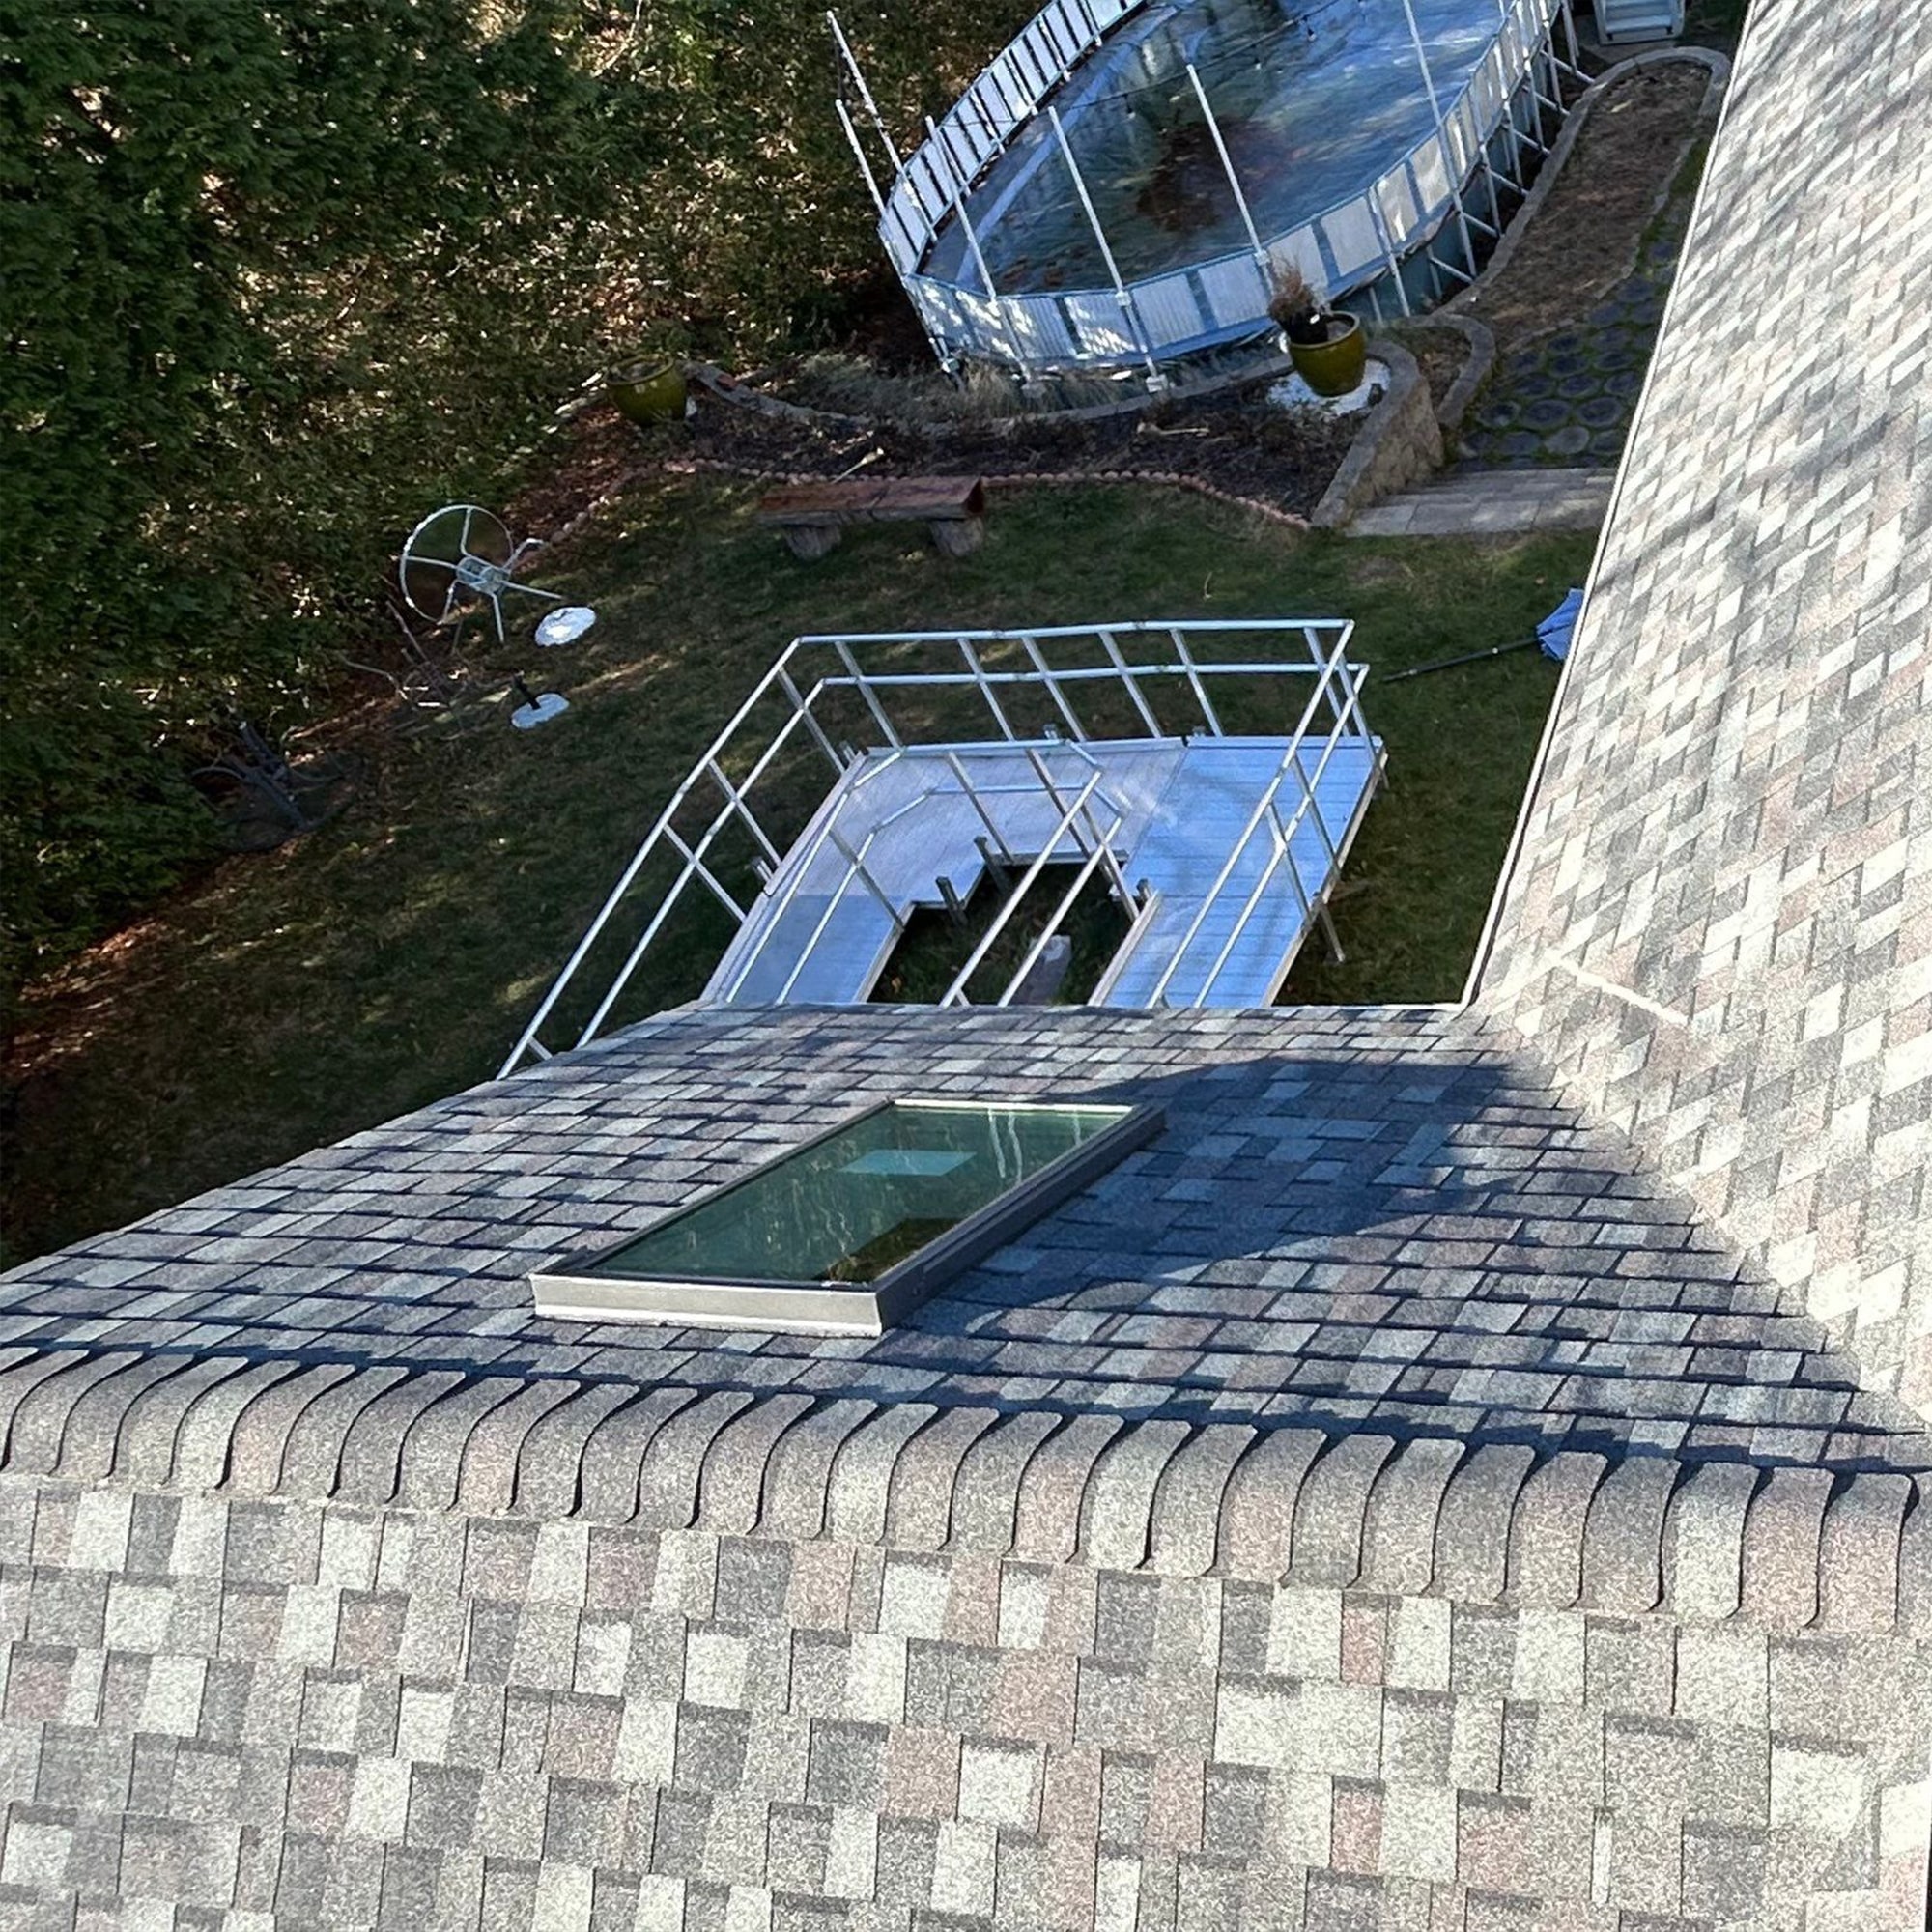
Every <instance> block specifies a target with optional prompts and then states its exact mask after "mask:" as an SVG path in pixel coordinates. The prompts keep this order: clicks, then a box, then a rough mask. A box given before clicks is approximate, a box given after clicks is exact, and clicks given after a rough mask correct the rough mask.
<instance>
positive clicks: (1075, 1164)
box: [529, 1094, 1166, 1335]
mask: <svg viewBox="0 0 1932 1932" xmlns="http://www.w3.org/2000/svg"><path fill="white" fill-rule="evenodd" d="M892 1107H920V1108H929V1109H935V1110H937V1109H951V1110H957V1111H959V1112H962V1113H966V1112H973V1113H977V1112H981V1111H983V1110H984V1109H986V1108H988V1107H996V1108H1002V1109H1007V1110H1010V1111H1013V1112H1038V1113H1055V1114H1066V1113H1077V1112H1093V1113H1103V1112H1104V1113H1118V1115H1119V1118H1118V1119H1117V1120H1115V1121H1113V1122H1109V1124H1107V1125H1106V1126H1104V1127H1102V1128H1101V1129H1100V1130H1099V1132H1098V1133H1095V1134H1094V1135H1091V1136H1090V1137H1089V1138H1088V1139H1086V1140H1083V1141H1081V1142H1080V1143H1079V1145H1078V1146H1076V1147H1071V1148H1068V1149H1067V1151H1065V1153H1063V1154H1058V1155H1056V1156H1055V1157H1054V1158H1053V1159H1052V1160H1050V1161H1049V1162H1047V1164H1046V1165H1045V1166H1044V1167H1042V1168H1041V1169H1040V1170H1039V1171H1038V1172H1037V1174H1034V1175H1031V1176H1029V1177H1028V1178H1027V1179H1024V1180H1021V1181H1018V1182H1016V1183H1015V1184H1014V1185H1013V1186H1011V1187H1009V1188H1005V1189H1003V1190H1002V1191H1001V1192H1000V1193H999V1194H997V1195H995V1196H994V1197H993V1199H992V1200H990V1201H989V1202H987V1203H986V1204H985V1206H984V1207H982V1208H975V1209H974V1210H973V1212H972V1213H970V1214H967V1215H965V1216H963V1217H962V1218H961V1219H960V1220H958V1221H956V1222H954V1223H953V1225H952V1227H950V1228H948V1229H947V1230H946V1231H945V1232H944V1233H943V1234H940V1235H936V1236H933V1238H932V1239H931V1240H930V1241H927V1242H925V1243H923V1245H922V1246H920V1247H919V1248H918V1249H916V1250H915V1251H914V1252H913V1253H912V1254H910V1255H908V1256H907V1257H906V1258H905V1260H904V1261H901V1262H895V1264H893V1265H892V1266H891V1267H889V1268H887V1269H885V1270H884V1271H883V1272H882V1273H880V1274H879V1275H877V1276H876V1277H875V1278H874V1279H872V1280H871V1281H867V1282H828V1281H810V1280H803V1279H793V1280H785V1279H769V1280H767V1279H737V1278H732V1277H728V1276H721V1275H705V1276H699V1275H683V1276H652V1275H614V1274H594V1273H591V1272H589V1270H591V1269H593V1268H595V1267H597V1266H598V1265H599V1264H603V1263H605V1262H608V1261H609V1260H611V1257H613V1256H615V1255H618V1254H621V1253H622V1252H623V1251H624V1249H626V1248H628V1247H630V1246H631V1245H632V1244H633V1243H634V1242H637V1241H639V1240H640V1239H642V1238H643V1237H644V1236H648V1235H654V1234H657V1233H658V1232H659V1231H660V1230H662V1229H664V1228H668V1227H669V1226H670V1225H671V1224H672V1223H673V1222H676V1221H681V1220H684V1219H685V1218H687V1217H688V1216H690V1215H693V1214H696V1213H697V1212H698V1211H699V1210H700V1209H703V1208H710V1207H711V1206H713V1205H714V1204H715V1203H717V1202H719V1201H722V1200H725V1198H727V1197H728V1196H730V1195H733V1194H738V1193H742V1192H743V1191H744V1190H745V1189H746V1188H748V1187H750V1186H752V1185H753V1183H754V1182H757V1181H760V1180H763V1179H765V1178H766V1176H768V1175H770V1174H771V1173H772V1172H773V1171H774V1170H775V1169H777V1168H779V1167H781V1166H783V1165H784V1164H785V1163H787V1162H789V1161H792V1160H796V1159H798V1158H799V1157H800V1156H802V1155H804V1154H808V1153H810V1151H812V1150H813V1149H814V1148H818V1147H822V1146H824V1145H825V1143H826V1142H828V1141H831V1140H835V1139H837V1138H838V1136H839V1135H841V1134H845V1133H849V1132H850V1131H851V1130H852V1129H853V1128H854V1127H856V1126H858V1125H860V1124H861V1123H862V1122H866V1121H869V1120H871V1119H873V1118H875V1117H876V1116H877V1115H879V1114H882V1113H885V1112H886V1111H887V1110H888V1109H889V1108H892ZM1165 1125H1166V1116H1165V1115H1164V1114H1163V1112H1162V1110H1161V1109H1160V1108H1159V1107H1158V1106H1154V1105H1150V1104H1147V1103H1140V1104H1123V1103H1120V1102H1113V1101H1105V1100H1042V1099H1036V1098H1029V1099H1012V1098H1008V1097H1005V1096H1001V1097H997V1098H989V1097H985V1096H980V1097H976V1098H971V1099H966V1098H961V1097H960V1096H959V1095H957V1094H893V1095H891V1096H890V1097H889V1098H887V1099H883V1100H879V1101H875V1102H874V1103H873V1104H872V1105H871V1106H868V1107H864V1108H861V1109H860V1111H859V1112H858V1113H856V1114H848V1115H846V1116H845V1118H844V1119H843V1120H840V1121H836V1122H833V1124H832V1125H830V1126H828V1127H827V1128H825V1130H824V1131H823V1132H822V1133H817V1134H813V1135H812V1136H811V1137H810V1139H809V1140H803V1141H800V1142H798V1143H797V1144H796V1145H795V1146H793V1147H789V1148H786V1149H785V1150H784V1151H783V1152H781V1153H780V1154H777V1155H774V1156H773V1158H772V1159H770V1160H767V1161H761V1162H760V1163H759V1164H758V1165H757V1166H756V1167H754V1168H753V1170H752V1171H751V1173H749V1174H743V1175H740V1176H739V1177H738V1178H737V1179H735V1180H727V1181H725V1183H724V1184H723V1185H722V1186H718V1187H713V1188H708V1189H706V1190H705V1191H704V1192H703V1193H702V1194H699V1195H698V1196H696V1198H695V1199H694V1200H691V1201H687V1202H686V1203H684V1204H683V1206H681V1207H679V1208H674V1209H673V1210H672V1211H671V1212H670V1213H668V1214H666V1215H664V1216H662V1217H661V1218H660V1219H658V1220H656V1221H654V1222H652V1223H651V1224H650V1225H649V1226H648V1227H644V1228H633V1229H631V1230H630V1231H629V1232H627V1233H626V1234H625V1235H624V1236H622V1237H621V1238H620V1239H618V1240H615V1241H611V1242H607V1243H604V1244H603V1245H601V1246H599V1247H596V1248H586V1249H581V1250H579V1251H578V1252H577V1253H576V1254H574V1255H569V1256H566V1257H565V1258H564V1259H563V1260H561V1261H559V1262H557V1263H556V1264H554V1265H553V1266H549V1267H541V1268H532V1269H531V1270H530V1275H529V1282H530V1290H531V1293H532V1295H533V1296H534V1298H535V1303H536V1312H537V1314H538V1315H539V1316H540V1317H542V1318H544V1319H546V1320H549V1321H647V1322H655V1323H665V1324H670V1325H673V1326H682V1327H699V1328H758V1329H766V1330H772V1331H776V1332H779V1333H789V1334H808V1335H882V1334H884V1332H885V1331H886V1329H887V1328H889V1327H891V1326H892V1325H893V1324H894V1323H895V1322H896V1321H901V1320H903V1319H904V1317H905V1316H906V1315H908V1314H909V1313H910V1312H911V1311H912V1310H913V1309H915V1308H917V1307H918V1306H919V1305H920V1304H921V1303H922V1302H923V1301H925V1300H927V1299H929V1298H930V1297H931V1296H932V1295H933V1294H935V1293H938V1291H939V1290H940V1289H942V1288H943V1287H944V1286H945V1285H946V1284H947V1283H948V1282H950V1281H952V1279H953V1278H954V1277H955V1276H957V1275H960V1274H963V1273H964V1272H965V1271H966V1270H967V1269H968V1268H970V1267H972V1266H973V1265H974V1264H976V1263H978V1262H980V1261H983V1260H984V1259H985V1257H986V1256H987V1255H989V1254H991V1253H992V1252H993V1251H994V1250H995V1249H996V1248H1000V1247H1004V1246H1005V1245H1006V1243H1007V1242H1009V1240H1011V1239H1012V1238H1013V1237H1014V1236H1017V1235H1019V1234H1021V1233H1023V1232H1024V1231H1025V1230H1026V1229H1028V1228H1030V1227H1032V1226H1033V1224H1034V1223H1035V1222H1036V1221H1038V1220H1040V1219H1041V1218H1042V1217H1043V1216H1045V1215H1047V1214H1049V1213H1051V1212H1052V1211H1053V1209H1054V1208H1058V1207H1059V1206H1061V1204H1062V1203H1063V1202H1065V1201H1068V1200H1070V1199H1071V1198H1072V1197H1073V1196H1074V1195H1076V1194H1078V1193H1080V1192H1081V1191H1082V1189H1084V1188H1086V1187H1088V1186H1090V1185H1091V1184H1092V1183H1093V1182H1094V1181H1095V1180H1097V1179H1099V1178H1100V1177H1101V1176H1102V1175H1103V1174H1107V1173H1109V1172H1111V1171H1112V1170H1113V1169H1114V1168H1115V1167H1116V1166H1118V1165H1119V1163H1120V1162H1121V1161H1122V1160H1123V1159H1125V1157H1126V1156H1127V1155H1128V1154H1130V1153H1132V1152H1134V1151H1136V1150H1137V1149H1140V1148H1143V1147H1145V1146H1147V1144H1148V1143H1149V1142H1150V1141H1151V1140H1152V1139H1153V1138H1154V1137H1155V1136H1156V1135H1157V1134H1158V1133H1160V1131H1161V1130H1162V1128H1163V1127H1164V1126H1165Z"/></svg>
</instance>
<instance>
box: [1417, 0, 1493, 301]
mask: <svg viewBox="0 0 1932 1932" xmlns="http://www.w3.org/2000/svg"><path fill="white" fill-rule="evenodd" d="M1402 16H1403V18H1404V19H1405V20H1406V21H1407V23H1408V43H1409V45H1410V46H1412V47H1413V48H1414V49H1415V64H1416V66H1417V67H1418V68H1419V69H1421V71H1422V91H1423V93H1424V94H1425V95H1427V96H1428V98H1429V118H1430V120H1432V121H1433V122H1434V123H1435V139H1436V142H1437V144H1438V145H1439V146H1440V148H1441V151H1442V171H1443V173H1444V174H1445V175H1446V176H1447V177H1448V181H1449V202H1450V206H1451V207H1453V208H1454V209H1455V211H1456V229H1457V233H1458V234H1459V235H1460V236H1461V237H1462V239H1463V261H1464V262H1466V263H1467V264H1468V272H1467V273H1466V274H1465V275H1464V276H1463V280H1464V281H1472V280H1473V279H1474V278H1475V273H1476V243H1475V241H1474V240H1473V238H1472V237H1471V236H1470V234H1469V217H1468V216H1467V214H1465V213H1463V190H1462V186H1461V185H1460V184H1459V183H1458V182H1457V180H1456V175H1455V172H1454V170H1455V162H1454V158H1453V156H1451V154H1450V152H1449V129H1448V128H1447V127H1446V126H1445V125H1444V123H1443V120H1442V102H1441V100H1440V99H1438V98H1437V96H1436V93H1435V75H1434V74H1433V73H1432V72H1430V71H1429V50H1428V49H1427V48H1426V47H1425V46H1424V45H1423V44H1422V29H1421V28H1420V27H1418V26H1417V25H1416V23H1415V6H1414V0H1402Z"/></svg>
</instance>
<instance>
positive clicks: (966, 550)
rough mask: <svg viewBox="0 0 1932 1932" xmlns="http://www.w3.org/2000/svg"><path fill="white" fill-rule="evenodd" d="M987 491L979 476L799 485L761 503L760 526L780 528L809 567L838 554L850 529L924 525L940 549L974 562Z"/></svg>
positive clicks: (982, 531) (982, 529) (982, 530)
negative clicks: (842, 537)
mask: <svg viewBox="0 0 1932 1932" xmlns="http://www.w3.org/2000/svg"><path fill="white" fill-rule="evenodd" d="M985 517H986V486H985V485H984V484H983V483H982V482H980V479H979V478H978V477H976V476H896V477H890V476H889V477H885V478H883V479H880V480H857V481H853V482H849V483H794V484H791V485H789V486H788V487H787V488H785V489H782V490H773V491H770V492H768V493H767V494H766V495H765V496H763V497H760V498H759V499H758V521H759V522H760V523H761V524H772V525H775V526H777V528H778V530H779V533H780V535H781V536H782V537H783V538H784V540H785V543H786V544H787V545H788V546H789V547H790V550H791V554H793V555H794V556H797V557H803V558H804V559H805V560H806V561H807V562H808V563H810V561H812V560H813V559H814V558H816V557H821V556H823V555H825V554H826V553H827V552H828V551H831V550H835V549H836V548H837V547H838V534H839V532H840V530H842V529H843V528H844V526H846V525H847V524H923V525H924V526H926V528H927V529H928V530H929V531H930V532H931V535H932V541H933V544H934V546H935V548H937V549H939V550H941V551H943V552H944V553H945V554H947V555H948V556H969V555H971V554H972V553H973V552H974V551H976V550H978V549H979V548H980V539H981V538H982V537H983V536H984V535H985V527H986V526H985Z"/></svg>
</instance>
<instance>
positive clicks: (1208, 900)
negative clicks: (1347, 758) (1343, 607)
mask: <svg viewBox="0 0 1932 1932" xmlns="http://www.w3.org/2000/svg"><path fill="white" fill-rule="evenodd" d="M1343 662H1344V660H1343V658H1342V655H1341V653H1340V652H1337V653H1336V654H1335V656H1333V657H1332V658H1330V659H1329V660H1328V662H1327V663H1326V664H1325V665H1324V666H1323V667H1322V668H1321V675H1320V677H1319V678H1318V679H1317V681H1316V688H1315V690H1314V691H1313V692H1312V693H1311V694H1310V695H1309V698H1308V702H1307V704H1306V705H1305V706H1304V707H1303V708H1302V713H1301V718H1300V720H1299V722H1298V723H1297V724H1296V725H1295V727H1294V730H1293V734H1292V736H1291V737H1290V739H1289V746H1288V754H1287V756H1286V757H1284V758H1283V759H1282V761H1281V764H1280V765H1279V766H1278V767H1277V768H1276V771H1275V775H1274V777H1273V779H1272V780H1270V781H1269V782H1268V785H1267V788H1266V789H1265V790H1264V792H1263V793H1262V796H1261V798H1260V799H1259V801H1257V803H1256V805H1255V809H1254V810H1253V811H1251V812H1250V813H1249V814H1248V821H1247V823H1246V824H1245V825H1244V826H1243V827H1242V828H1241V836H1240V837H1239V838H1237V839H1236V841H1235V843H1234V845H1233V847H1232V848H1231V849H1230V851H1229V853H1228V857H1227V859H1226V860H1225V861H1224V862H1223V863H1222V866H1221V869H1220V870H1219V871H1218V872H1217V873H1216V874H1215V875H1214V883H1213V885H1212V886H1211V887H1209V888H1208V894H1207V896H1206V897H1205V898H1204V899H1203V900H1202V902H1201V909H1200V910H1199V911H1198V912H1197V913H1196V914H1195V915H1194V917H1193V919H1192V920H1191V921H1190V922H1189V923H1188V927H1187V930H1186V932H1185V933H1183V934H1182V935H1181V940H1180V944H1179V946H1177V947H1176V948H1175V950H1174V952H1173V953H1172V955H1171V956H1170V957H1169V959H1168V962H1167V965H1166V967H1165V968H1164V969H1163V971H1162V973H1161V976H1160V978H1159V979H1158V980H1155V981H1154V986H1153V1004H1155V1005H1156V1006H1158V1005H1160V1004H1161V1003H1162V1002H1163V1001H1164V999H1165V997H1166V994H1167V989H1168V986H1169V985H1170V983H1171V982H1172V981H1173V979H1174V976H1175V974H1176V973H1178V972H1179V970H1180V963H1181V961H1182V960H1183V959H1184V958H1186V956H1187V953H1188V952H1189V950H1190V949H1191V948H1192V947H1193V945H1194V942H1195V940H1196V939H1197V938H1198V937H1199V936H1200V933H1201V928H1202V926H1203V925H1204V924H1205V923H1207V919H1208V911H1209V909H1210V908H1211V907H1212V906H1213V904H1214V902H1215V900H1216V899H1217V898H1219V897H1220V895H1221V888H1222V887H1223V886H1225V885H1226V884H1227V883H1228V881H1229V879H1230V878H1231V877H1233V875H1234V870H1235V867H1236V866H1237V865H1238V864H1239V863H1240V859H1241V854H1242V853H1244V852H1245V851H1246V850H1247V849H1248V841H1249V840H1250V839H1251V838H1253V837H1254V836H1255V830H1256V828H1257V827H1258V826H1259V825H1260V824H1261V822H1262V820H1263V819H1264V817H1265V816H1266V815H1267V812H1268V810H1269V809H1270V808H1271V807H1272V805H1273V803H1274V801H1275V799H1276V798H1277V797H1278V796H1279V795H1280V791H1281V787H1282V784H1283V782H1284V781H1285V780H1286V779H1287V777H1288V772H1289V768H1290V767H1291V766H1294V765H1298V760H1299V757H1300V753H1301V742H1302V739H1303V738H1304V737H1306V736H1307V733H1308V728H1309V726H1310V725H1312V724H1313V723H1314V720H1315V713H1316V709H1317V707H1318V706H1319V705H1320V704H1321V700H1322V698H1323V696H1325V695H1326V693H1327V690H1328V687H1329V685H1330V683H1331V682H1332V681H1333V679H1334V676H1335V672H1336V669H1337V668H1338V666H1339V665H1341V664H1342V663H1343ZM1330 744H1331V747H1332V744H1333V740H1332V739H1331V740H1330ZM1304 809H1305V807H1297V808H1296V810H1295V816H1294V819H1293V821H1292V823H1295V824H1298V823H1299V818H1300V813H1301V811H1302V810H1304ZM1298 883H1299V882H1298V881H1297V885H1298ZM1252 911H1253V903H1252V901H1251V902H1250V903H1249V904H1248V905H1246V906H1244V907H1243V908H1242V910H1241V917H1240V918H1239V919H1238V920H1237V921H1236V925H1235V931H1234V937H1235V938H1236V939H1238V938H1239V937H1240V935H1241V932H1242V931H1243V930H1244V929H1245V927H1246V924H1247V921H1248V918H1249V916H1250V914H1251V913H1252ZM1216 970H1217V971H1218V964H1217V968H1216ZM1211 990H1212V980H1211V978H1210V979H1209V980H1207V981H1204V983H1203V985H1202V989H1201V992H1200V994H1198V995H1197V996H1196V997H1195V998H1194V999H1193V1000H1191V1001H1189V1002H1188V1004H1189V1005H1190V1006H1199V1005H1200V1004H1201V1001H1202V1000H1203V999H1205V998H1206V997H1207V995H1208V992H1209V991H1211Z"/></svg>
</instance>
